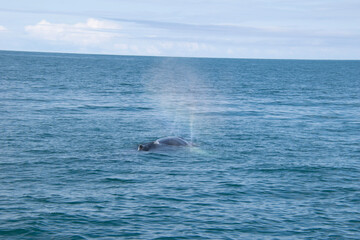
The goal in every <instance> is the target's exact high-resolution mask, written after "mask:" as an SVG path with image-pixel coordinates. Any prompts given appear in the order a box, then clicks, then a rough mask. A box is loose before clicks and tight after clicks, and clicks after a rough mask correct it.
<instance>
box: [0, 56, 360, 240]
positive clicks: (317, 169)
mask: <svg viewBox="0 0 360 240" xmlns="http://www.w3.org/2000/svg"><path fill="white" fill-rule="evenodd" d="M165 136H181V137H183V138H185V139H187V140H188V141H192V142H194V143H195V144H196V145H197V147H192V148H180V149H177V150H166V151H165V150H164V151H155V152H138V151H137V145H138V144H140V143H146V142H149V141H153V140H155V139H157V138H160V137H165ZM0 238H1V239H95V238H100V239H359V238H360V61H304V60H248V59H197V58H165V57H130V56H102V55H75V54H50V53H25V52H7V51H0Z"/></svg>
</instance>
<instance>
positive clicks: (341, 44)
mask: <svg viewBox="0 0 360 240" xmlns="http://www.w3.org/2000/svg"><path fill="white" fill-rule="evenodd" d="M0 50H15V51H39V52H66V53H90V54H114V55H142V56H179V57H220V58H270V59H356V60H359V59H360V1H359V0H341V1H339V0H301V1H295V0H291V1H290V0H244V1H241V0H182V1H176V0H174V1H169V0H167V1H166V0H97V1H95V0H71V1H70V0H61V1H60V0H57V1H55V0H54V1H48V0H32V1H28V0H16V1H5V0H0Z"/></svg>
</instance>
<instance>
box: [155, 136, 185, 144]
mask: <svg viewBox="0 0 360 240" xmlns="http://www.w3.org/2000/svg"><path fill="white" fill-rule="evenodd" d="M155 142H156V143H158V144H164V145H170V146H188V145H190V144H189V143H188V142H187V141H185V140H184V139H182V138H179V137H165V138H160V139H158V140H156V141H155Z"/></svg>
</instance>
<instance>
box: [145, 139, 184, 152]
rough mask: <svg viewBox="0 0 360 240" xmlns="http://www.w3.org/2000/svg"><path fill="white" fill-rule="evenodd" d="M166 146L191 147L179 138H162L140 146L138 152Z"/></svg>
mask: <svg viewBox="0 0 360 240" xmlns="http://www.w3.org/2000/svg"><path fill="white" fill-rule="evenodd" d="M166 146H191V144H190V143H189V142H187V141H186V140H184V139H182V138H180V137H164V138H159V139H157V140H155V141H153V142H150V143H146V144H140V145H139V147H138V151H149V150H152V149H157V148H160V147H166Z"/></svg>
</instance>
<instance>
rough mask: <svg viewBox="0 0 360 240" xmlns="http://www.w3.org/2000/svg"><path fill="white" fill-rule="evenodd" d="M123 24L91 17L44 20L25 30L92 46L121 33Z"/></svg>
mask: <svg viewBox="0 0 360 240" xmlns="http://www.w3.org/2000/svg"><path fill="white" fill-rule="evenodd" d="M121 29H122V26H121V25H120V24H119V23H114V22H111V21H102V20H97V19H94V18H89V19H88V20H87V21H86V22H84V23H81V22H80V23H76V24H63V23H60V24H59V23H50V22H48V21H46V20H42V21H40V22H39V23H37V24H35V25H28V26H26V27H25V31H26V32H27V33H29V34H30V35H31V36H32V37H35V38H38V39H43V40H48V41H52V42H58V43H62V42H65V43H71V44H74V45H81V46H91V45H99V44H103V43H105V42H108V41H110V40H111V39H112V38H114V37H118V36H119V35H120V33H119V30H121Z"/></svg>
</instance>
